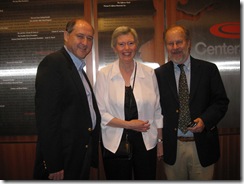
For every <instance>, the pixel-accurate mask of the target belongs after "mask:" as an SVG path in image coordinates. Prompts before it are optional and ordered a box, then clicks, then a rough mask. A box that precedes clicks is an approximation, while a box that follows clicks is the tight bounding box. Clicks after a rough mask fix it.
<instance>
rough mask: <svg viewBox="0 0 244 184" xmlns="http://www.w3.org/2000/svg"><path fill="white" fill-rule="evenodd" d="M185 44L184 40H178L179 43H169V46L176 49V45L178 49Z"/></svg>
mask: <svg viewBox="0 0 244 184" xmlns="http://www.w3.org/2000/svg"><path fill="white" fill-rule="evenodd" d="M183 43H184V41H183V40H178V41H175V42H168V43H167V46H169V47H174V46H175V45H176V46H177V47H180V46H182V44H183Z"/></svg>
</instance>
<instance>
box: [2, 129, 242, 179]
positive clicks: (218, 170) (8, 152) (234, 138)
mask: <svg viewBox="0 0 244 184" xmlns="http://www.w3.org/2000/svg"><path fill="white" fill-rule="evenodd" d="M239 131H240V130H239V129H220V136H219V140H220V149H221V158H220V160H219V161H218V162H217V164H216V167H215V175H214V179H215V180H240V160H241V158H240V133H239ZM35 148H36V136H2V137H0V153H1V154H0V179H1V180H31V179H32V173H33V166H34V160H35ZM99 160H100V164H99V168H98V170H92V174H91V179H92V180H105V179H106V177H105V174H104V169H103V163H102V158H101V152H100V154H99ZM165 179H166V178H165V174H164V169H163V161H159V162H158V167H157V180H165Z"/></svg>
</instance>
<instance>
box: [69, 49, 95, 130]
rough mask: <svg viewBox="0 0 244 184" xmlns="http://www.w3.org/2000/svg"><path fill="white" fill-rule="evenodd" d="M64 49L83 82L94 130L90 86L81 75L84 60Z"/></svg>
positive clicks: (93, 112) (93, 111)
mask: <svg viewBox="0 0 244 184" xmlns="http://www.w3.org/2000/svg"><path fill="white" fill-rule="evenodd" d="M64 48H65V49H66V51H67V52H68V54H69V55H70V57H71V59H72V61H73V63H74V64H75V67H76V68H77V70H78V72H79V74H80V77H81V80H82V82H83V85H84V87H85V90H86V95H87V99H88V103H89V108H90V113H91V118H92V128H93V129H94V128H95V125H96V113H95V110H94V108H93V102H92V92H91V89H90V86H89V84H88V81H87V80H86V79H85V76H84V75H83V73H82V69H83V68H84V67H85V65H86V63H85V61H84V60H80V59H79V58H77V57H76V56H75V55H74V54H73V53H71V52H70V51H69V50H68V49H67V47H66V46H64Z"/></svg>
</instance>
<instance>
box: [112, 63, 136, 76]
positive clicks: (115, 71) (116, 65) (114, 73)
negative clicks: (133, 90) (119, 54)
mask: <svg viewBox="0 0 244 184" xmlns="http://www.w3.org/2000/svg"><path fill="white" fill-rule="evenodd" d="M135 62H136V61H134V63H135ZM137 65H138V63H137ZM137 71H138V72H137V74H136V75H139V70H138V66H137ZM134 72H135V67H134V71H133V73H132V75H134ZM116 76H120V77H122V75H121V73H120V69H119V60H118V59H117V60H116V61H114V63H113V69H112V73H111V79H112V78H114V77H116Z"/></svg>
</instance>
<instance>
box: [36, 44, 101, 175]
mask: <svg viewBox="0 0 244 184" xmlns="http://www.w3.org/2000/svg"><path fill="white" fill-rule="evenodd" d="M90 87H91V86H90ZM92 97H93V106H94V110H95V112H96V127H95V129H94V130H92V120H91V115H90V110H89V106H88V100H87V96H86V92H85V88H84V86H83V83H82V80H81V78H80V75H79V73H78V71H77V69H76V67H75V65H74V63H73V61H72V59H71V57H70V56H69V54H68V53H67V52H66V50H65V49H64V48H62V49H61V50H59V51H57V52H55V53H52V54H50V55H48V56H46V57H45V58H44V59H43V60H42V62H41V63H40V65H39V66H38V70H37V75H36V96H35V105H36V123H37V130H38V142H37V150H36V152H37V153H36V154H37V155H36V164H35V169H34V177H35V178H40V177H42V176H40V175H39V174H40V172H41V171H40V169H41V168H42V165H43V161H44V162H45V163H44V166H45V167H46V171H47V172H48V173H54V172H57V171H60V170H62V169H64V171H65V172H64V178H65V179H80V178H79V177H80V174H81V169H82V166H83V164H84V157H85V153H86V150H87V147H88V146H87V145H88V144H89V141H92V165H93V167H97V166H98V143H99V133H100V121H101V117H100V113H99V110H98V107H97V103H96V99H95V96H94V94H93V92H92Z"/></svg>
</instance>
